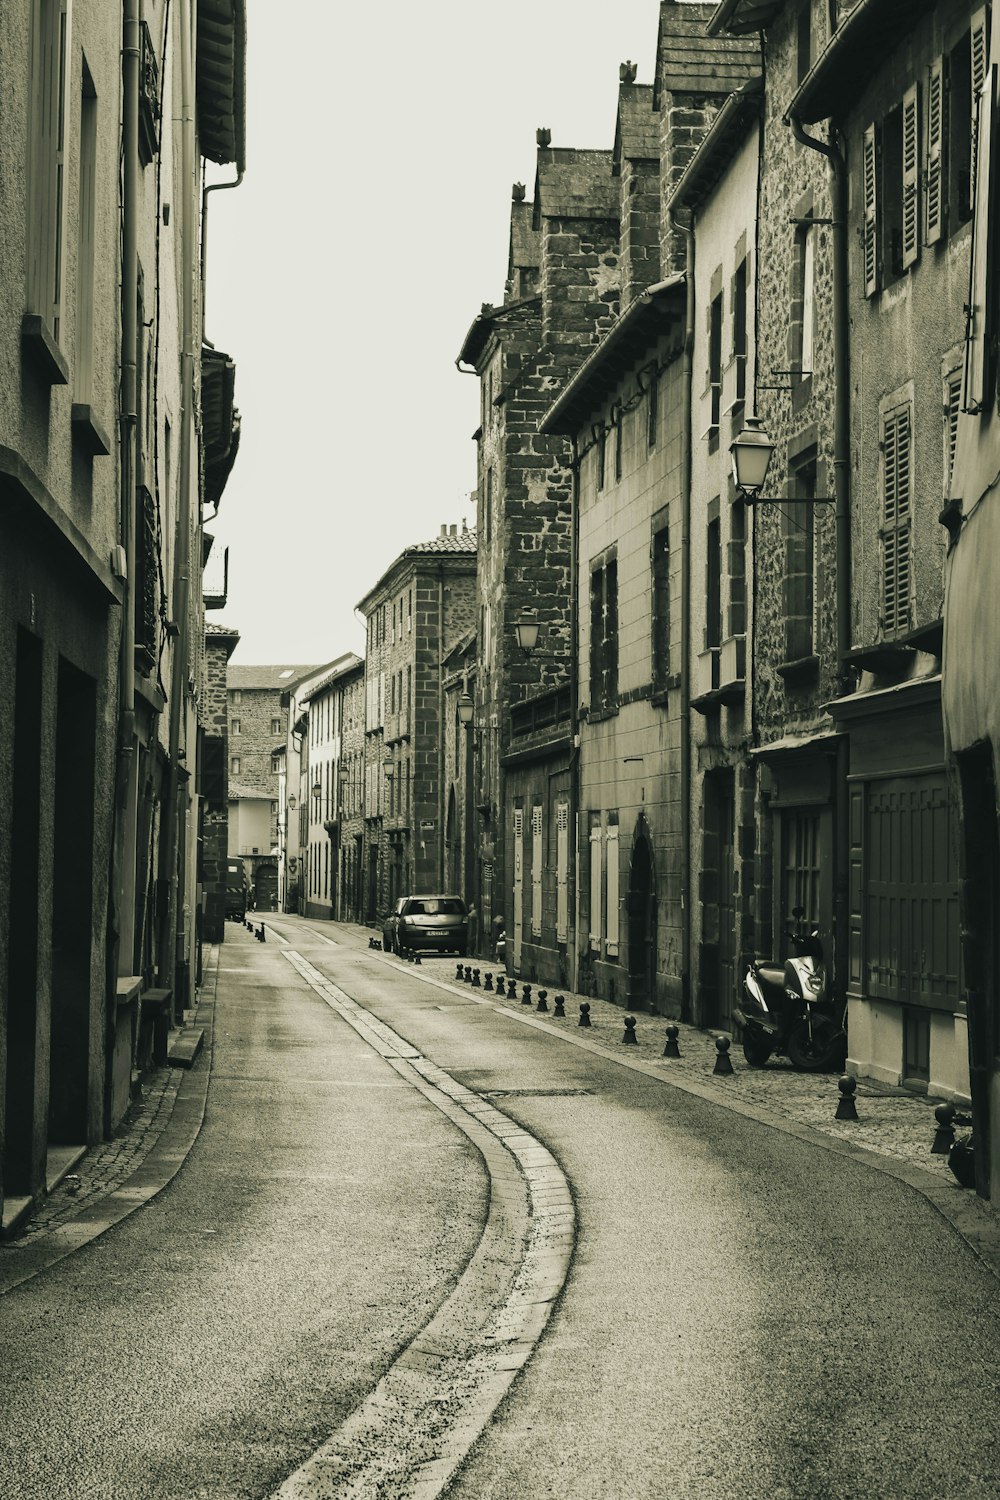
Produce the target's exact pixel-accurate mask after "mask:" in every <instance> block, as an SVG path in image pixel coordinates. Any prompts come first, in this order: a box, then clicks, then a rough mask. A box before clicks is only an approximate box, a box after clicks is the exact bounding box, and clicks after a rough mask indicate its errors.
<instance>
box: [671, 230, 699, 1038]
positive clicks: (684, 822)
mask: <svg viewBox="0 0 1000 1500" xmlns="http://www.w3.org/2000/svg"><path fill="white" fill-rule="evenodd" d="M669 217H670V222H671V224H672V225H673V227H674V229H676V230H678V231H679V232H680V233H681V234H682V235H683V236H684V275H685V293H686V296H685V306H684V351H683V355H682V359H681V840H682V842H681V902H682V907H683V914H682V921H681V1019H682V1020H684V1021H690V1019H691V837H692V831H691V411H692V406H691V379H692V363H693V361H692V355H693V351H694V223H693V221H689V222H688V223H687V224H682V223H680V221H679V220H678V219H677V218H676V216H675V214H674V211H673V209H671V210H670V214H669Z"/></svg>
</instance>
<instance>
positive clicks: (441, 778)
mask: <svg viewBox="0 0 1000 1500" xmlns="http://www.w3.org/2000/svg"><path fill="white" fill-rule="evenodd" d="M437 659H438V717H437V721H438V826H437V846H438V890H440V891H443V890H445V889H446V886H445V883H444V821H445V815H446V813H447V808H446V806H445V780H446V774H445V761H444V741H445V724H444V563H438V652H437Z"/></svg>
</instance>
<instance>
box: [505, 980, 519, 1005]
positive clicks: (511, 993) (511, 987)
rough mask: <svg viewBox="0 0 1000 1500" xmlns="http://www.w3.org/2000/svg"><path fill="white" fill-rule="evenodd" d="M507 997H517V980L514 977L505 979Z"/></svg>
mask: <svg viewBox="0 0 1000 1500" xmlns="http://www.w3.org/2000/svg"><path fill="white" fill-rule="evenodd" d="M507 999H508V1000H516V999H517V981H516V980H515V979H508V981H507Z"/></svg>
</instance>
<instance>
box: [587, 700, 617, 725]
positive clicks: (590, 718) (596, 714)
mask: <svg viewBox="0 0 1000 1500" xmlns="http://www.w3.org/2000/svg"><path fill="white" fill-rule="evenodd" d="M617 717H618V705H617V703H616V704H615V706H614V707H613V708H591V709H588V710H587V723H588V724H598V723H600V721H601V720H602V719H616V718H617Z"/></svg>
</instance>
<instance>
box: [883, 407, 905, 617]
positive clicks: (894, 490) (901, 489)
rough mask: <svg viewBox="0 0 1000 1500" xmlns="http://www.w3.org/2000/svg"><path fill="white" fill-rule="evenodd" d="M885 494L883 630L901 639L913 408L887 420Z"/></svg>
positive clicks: (897, 410) (884, 444) (884, 435)
mask: <svg viewBox="0 0 1000 1500" xmlns="http://www.w3.org/2000/svg"><path fill="white" fill-rule="evenodd" d="M882 432H883V459H884V468H883V474H884V478H883V490H882V629H883V632H884V633H885V635H887V636H892V635H898V634H900V633H901V632H902V631H905V630H908V629H909V628H910V594H911V573H910V517H911V504H910V492H911V482H910V408H909V405H908V404H907V405H906V406H901V407H898V408H897V409H896V410H895V411H893V412H890V413H889V414H888V415H887V416H886V417H885V419H884V425H883V429H882Z"/></svg>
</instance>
